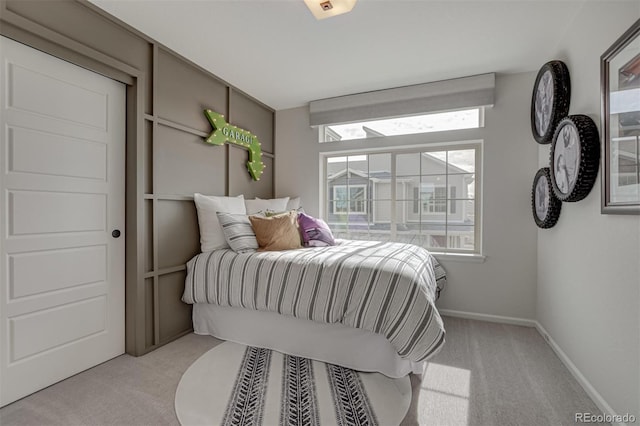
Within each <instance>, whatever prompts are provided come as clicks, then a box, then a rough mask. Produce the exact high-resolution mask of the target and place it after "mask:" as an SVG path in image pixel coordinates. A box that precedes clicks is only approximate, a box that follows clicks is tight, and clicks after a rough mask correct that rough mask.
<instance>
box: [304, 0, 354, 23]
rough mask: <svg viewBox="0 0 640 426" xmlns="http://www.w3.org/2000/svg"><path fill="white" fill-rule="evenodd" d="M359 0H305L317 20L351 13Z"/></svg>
mask: <svg viewBox="0 0 640 426" xmlns="http://www.w3.org/2000/svg"><path fill="white" fill-rule="evenodd" d="M356 1H357V0H304V2H305V3H306V5H307V7H308V8H309V10H310V11H311V13H313V16H315V17H316V19H318V20H320V19H325V18H330V17H332V16H336V15H341V14H343V13H347V12H350V11H351V9H353V6H355V4H356Z"/></svg>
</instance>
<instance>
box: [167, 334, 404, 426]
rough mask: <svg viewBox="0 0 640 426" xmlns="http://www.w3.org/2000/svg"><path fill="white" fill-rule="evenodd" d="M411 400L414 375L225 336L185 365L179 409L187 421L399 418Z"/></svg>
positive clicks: (367, 421)
mask: <svg viewBox="0 0 640 426" xmlns="http://www.w3.org/2000/svg"><path fill="white" fill-rule="evenodd" d="M410 403H411V384H410V382H409V377H408V376H407V377H403V378H401V379H391V378H389V377H386V376H384V375H382V374H378V373H361V372H356V371H353V370H350V369H347V368H343V367H339V366H335V365H331V364H325V363H323V362H319V361H312V360H309V359H306V358H300V357H295V356H289V355H284V354H281V353H279V352H275V351H271V350H268V349H260V348H253V347H248V346H244V345H239V344H236V343H232V342H225V343H223V344H221V345H219V346H217V347H215V348H213V349H211V350H210V351H209V352H207V353H206V354H204V355H203V356H202V357H200V358H199V359H198V360H197V361H196V362H194V363H193V365H191V367H189V369H188V370H187V371H186V372H185V373H184V375H183V376H182V379H181V380H180V383H179V384H178V389H177V390H176V399H175V409H176V414H177V416H178V419H179V420H180V423H181V424H182V425H184V426H187V425H225V426H240V425H245V426H249V425H251V426H254V425H255V426H259V425H305V426H315V425H323V426H324V425H340V426H352V425H361V426H369V425H371V426H374V425H384V426H387V425H398V424H400V422H401V421H402V419H403V418H404V416H405V414H406V413H407V410H408V409H409V404H410Z"/></svg>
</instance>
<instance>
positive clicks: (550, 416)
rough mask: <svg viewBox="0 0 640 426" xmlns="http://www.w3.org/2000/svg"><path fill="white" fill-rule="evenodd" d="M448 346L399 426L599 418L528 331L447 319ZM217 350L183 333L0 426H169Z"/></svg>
mask: <svg viewBox="0 0 640 426" xmlns="http://www.w3.org/2000/svg"><path fill="white" fill-rule="evenodd" d="M444 321H445V327H446V329H447V343H446V344H445V345H444V348H443V349H442V351H441V352H440V353H439V354H438V355H437V356H436V357H434V358H433V359H432V360H431V361H430V362H429V363H428V365H427V367H426V370H425V373H424V374H423V375H422V377H420V376H416V375H412V376H411V383H412V387H413V398H412V401H411V407H410V408H409V412H408V414H407V416H406V417H405V419H404V421H403V423H402V424H403V425H438V426H440V425H479V426H484V425H487V426H490V425H531V426H539V425H572V424H575V422H574V416H575V413H593V414H596V413H599V410H598V409H597V407H596V405H595V404H594V403H593V401H591V399H590V398H589V397H588V396H587V394H586V393H585V392H584V390H583V389H582V387H580V385H579V384H578V383H577V382H576V381H575V379H574V378H573V377H572V376H571V373H570V372H569V371H568V370H567V369H566V368H565V367H564V365H563V364H562V362H561V361H560V360H559V359H558V357H557V356H556V355H555V353H554V352H553V351H552V350H551V348H550V347H549V346H548V345H547V344H546V342H545V341H544V340H543V339H542V337H541V336H540V335H539V334H538V332H537V331H536V330H534V329H532V328H527V327H518V326H513V325H504V324H494V323H488V322H482V321H474V320H468V319H460V318H451V317H445V318H444ZM218 344H220V341H219V340H217V339H215V338H213V337H209V336H197V335H195V334H189V335H187V336H184V337H182V338H181V339H178V340H176V341H174V342H171V343H169V344H167V345H165V346H163V347H161V348H159V349H157V350H155V351H153V352H151V353H149V354H147V355H144V356H141V357H137V358H136V357H132V356H129V355H122V356H119V357H117V358H114V359H113V360H111V361H108V362H106V363H104V364H101V365H98V366H96V367H94V368H92V369H90V370H87V371H85V372H82V373H80V374H77V375H75V376H73V377H70V378H69V379H67V380H64V381H62V382H60V383H57V384H55V385H53V386H50V387H48V388H46V389H43V390H41V391H40V392H37V393H35V394H33V395H30V396H28V397H26V398H23V399H21V400H19V401H16V402H14V403H13V404H10V405H8V406H6V407H3V408H2V409H0V424H2V425H3V426H13V425H16V426H19V425H25V426H37V425H65V426H70V425H123V426H124V425H177V424H178V420H177V418H176V415H175V411H174V408H173V407H174V397H175V391H176V387H177V385H178V382H179V381H180V377H181V376H182V373H183V372H184V371H186V369H187V368H188V367H189V366H190V365H191V364H192V363H193V362H194V361H195V360H196V359H198V358H199V357H200V356H201V355H202V354H204V353H205V352H207V351H208V350H209V349H211V348H213V347H215V346H216V345H218Z"/></svg>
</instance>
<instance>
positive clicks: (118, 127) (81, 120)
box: [0, 37, 126, 406]
mask: <svg viewBox="0 0 640 426" xmlns="http://www.w3.org/2000/svg"><path fill="white" fill-rule="evenodd" d="M0 59H1V69H0V86H1V87H0V101H1V103H2V105H1V108H0V129H1V133H0V137H1V139H0V159H1V161H0V194H1V196H0V214H1V218H0V406H4V405H6V404H9V403H11V402H13V401H15V400H17V399H19V398H22V397H23V396H26V395H29V394H30V393H33V392H35V391H37V390H39V389H42V388H44V387H46V386H49V385H51V384H53V383H55V382H57V381H60V380H62V379H65V378H67V377H69V376H71V375H73V374H76V373H78V372H80V371H83V370H86V369H87V368H90V367H92V366H94V365H96V364H99V363H101V362H104V361H106V360H108V359H111V358H113V357H115V356H118V355H120V354H122V353H123V352H124V220H125V218H124V190H125V189H124V185H125V183H124V179H125V165H124V161H125V107H126V104H125V86H124V85H123V84H121V83H118V82H116V81H113V80H110V79H108V78H105V77H103V76H101V75H98V74H95V73H93V72H91V71H87V70H85V69H83V68H80V67H77V66H75V65H72V64H70V63H68V62H65V61H62V60H60V59H57V58H54V57H53V56H49V55H47V54H45V53H42V52H40V51H37V50H35V49H32V48H30V47H27V46H25V45H22V44H20V43H17V42H15V41H13V40H10V39H7V38H4V37H0ZM114 230H119V231H120V233H121V234H120V237H119V238H114V236H112V231H114Z"/></svg>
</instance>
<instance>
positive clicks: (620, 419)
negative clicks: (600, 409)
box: [573, 413, 636, 424]
mask: <svg viewBox="0 0 640 426" xmlns="http://www.w3.org/2000/svg"><path fill="white" fill-rule="evenodd" d="M573 420H574V421H575V422H576V423H626V424H630V423H635V422H636V416H634V415H633V414H628V413H627V414H593V413H576V414H575V417H574V418H573Z"/></svg>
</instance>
